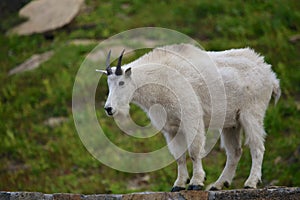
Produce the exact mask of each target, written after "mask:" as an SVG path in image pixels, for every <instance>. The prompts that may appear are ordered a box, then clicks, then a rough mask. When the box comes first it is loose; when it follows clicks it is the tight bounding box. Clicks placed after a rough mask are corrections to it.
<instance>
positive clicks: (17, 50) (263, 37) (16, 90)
mask: <svg viewBox="0 0 300 200" xmlns="http://www.w3.org/2000/svg"><path fill="white" fill-rule="evenodd" d="M141 2H142V1H114V3H111V2H109V3H108V2H101V1H96V0H88V1H87V4H88V9H87V10H86V11H85V12H83V13H82V14H81V15H80V16H78V17H77V18H76V19H75V21H74V22H73V23H72V24H71V25H69V26H68V27H66V28H65V29H62V30H57V31H55V32H54V33H53V34H54V40H47V39H45V37H43V36H42V35H33V36H26V37H24V36H23V37H21V36H5V35H4V34H3V33H1V34H0V44H1V45H0V79H1V87H0V94H1V95H0V99H1V101H0V135H1V145H0V190H29V191H42V192H47V193H51V192H79V193H103V192H113V193H124V192H130V191H131V189H130V188H129V187H128V186H127V184H128V182H130V181H131V180H135V179H137V178H138V177H140V176H143V175H141V174H128V173H122V172H118V171H115V170H113V169H110V168H108V167H106V166H104V165H103V164H101V163H99V162H98V161H97V160H95V159H93V157H92V156H91V155H90V154H89V153H88V152H87V151H86V150H85V148H84V146H83V145H82V143H81V141H80V139H79V137H78V135H77V133H76V130H75V127H74V123H73V119H72V111H71V101H72V99H71V97H72V96H71V95H72V86H73V82H74V78H75V75H76V72H77V69H78V68H79V66H80V64H81V62H82V61H83V60H84V58H85V55H86V54H87V53H88V52H89V51H90V50H91V49H92V48H93V47H94V46H93V45H91V46H72V45H69V44H68V43H67V42H68V41H69V40H71V39H74V38H92V39H93V38H96V39H105V38H107V37H109V36H111V35H113V34H116V33H118V32H120V31H125V30H128V29H130V28H135V27H142V26H161V27H166V28H171V29H175V30H178V31H181V32H183V33H186V34H188V35H189V36H191V37H192V38H194V39H196V40H198V41H199V42H200V44H202V45H203V46H204V47H205V48H206V49H207V50H224V49H229V48H238V47H245V46H250V47H252V48H254V49H255V50H256V51H258V52H260V53H261V54H262V55H265V57H266V60H267V62H269V63H270V64H272V65H273V68H274V70H275V71H276V72H277V74H278V77H279V78H280V79H281V85H282V90H283V95H282V98H281V100H280V102H279V104H278V106H276V107H274V106H270V108H269V109H268V112H267V117H266V120H265V122H266V123H265V127H266V130H267V132H268V137H267V139H266V140H267V142H266V154H265V160H264V164H263V177H264V178H263V179H264V181H263V183H264V184H265V185H267V184H269V183H270V182H272V181H273V182H274V180H277V182H276V181H275V182H274V183H276V184H278V185H286V186H300V174H299V164H300V160H299V159H300V155H299V154H300V152H299V151H300V150H299V148H300V139H299V137H298V134H299V131H300V113H299V109H300V108H299V101H300V62H299V56H300V54H299V52H300V42H299V41H298V42H297V43H291V42H289V37H290V36H292V35H295V34H297V33H299V32H300V3H299V2H298V1H297V0H294V1H283V0H281V1H280V0H276V1H264V2H261V1H251V2H250V1H249V2H248V3H245V2H244V1H219V0H217V1H213V2H212V3H211V1H208V0H203V1H201V3H195V2H194V1H176V2H175V1H151V3H150V2H149V3H147V4H146V3H141ZM11 21H13V22H15V21H16V20H12V19H10V18H9V17H6V18H4V19H2V21H1V24H2V25H3V24H4V25H3V26H1V28H3V27H4V28H8V27H9V24H10V22H11ZM51 49H52V50H54V51H55V55H54V56H53V57H52V58H51V60H49V61H48V62H46V63H44V64H42V66H41V67H40V68H38V69H36V70H34V71H29V72H25V73H22V74H18V75H13V76H10V77H8V76H7V73H8V71H9V70H10V69H12V68H13V67H14V66H16V65H17V64H19V63H21V62H23V61H24V60H25V59H27V58H28V57H30V56H31V55H32V54H34V53H39V52H44V51H46V50H51ZM104 81H105V80H102V82H101V84H105V82H104ZM98 92H99V98H100V99H99V101H104V98H105V95H101V94H106V92H107V91H106V88H105V87H102V88H100V89H99V91H98ZM297 102H298V103H297ZM100 108H101V107H100V106H99V111H98V116H99V118H101V121H102V122H103V124H104V126H105V129H106V130H109V131H110V132H109V133H107V134H108V135H109V137H110V138H111V139H112V140H113V141H114V142H115V143H118V144H119V145H120V146H121V147H122V148H127V149H131V150H133V151H143V150H145V148H144V147H145V146H147V148H148V149H149V148H150V150H151V149H156V148H158V146H163V145H164V144H165V143H164V140H163V138H162V136H161V135H158V136H156V137H154V138H153V139H152V140H149V141H148V140H147V141H144V140H130V139H128V138H124V137H121V136H119V134H120V130H119V129H118V128H117V127H116V126H115V125H114V124H113V123H112V122H111V119H108V118H106V117H104V113H103V111H102V110H100ZM133 110H134V111H136V112H134V116H133V117H134V118H135V119H142V121H143V122H141V123H145V122H146V121H147V119H145V116H144V114H143V113H142V112H141V111H138V109H136V108H133ZM56 116H64V117H67V118H68V121H67V122H65V123H63V124H61V125H60V126H58V127H55V128H50V127H47V126H46V125H44V123H43V122H44V121H45V120H47V119H48V118H49V117H56ZM297 149H298V150H297ZM211 154H212V155H210V156H208V157H207V158H205V160H204V167H205V169H206V172H207V178H208V180H207V183H211V182H212V181H214V180H216V178H217V176H218V175H219V174H220V172H221V170H222V167H223V165H224V163H225V156H224V152H222V150H220V149H219V148H218V146H216V147H215V150H214V151H213V152H212V153H211ZM216 158H217V159H216ZM250 160H251V159H250V155H249V151H248V150H247V148H246V149H245V151H244V155H243V157H242V160H241V163H240V164H239V166H238V172H237V178H236V179H235V181H234V183H233V186H234V187H242V184H243V181H244V180H245V179H246V178H247V175H248V173H249V170H250V162H251V161H250ZM188 164H189V166H190V169H191V163H190V162H189V163H188ZM149 176H150V181H149V182H150V183H149V184H146V185H145V187H144V188H141V190H153V191H158V190H163V191H168V190H169V189H170V187H171V185H172V183H173V181H174V180H175V178H176V177H175V176H176V164H172V165H170V166H168V167H166V168H164V169H161V170H159V171H156V172H152V173H149Z"/></svg>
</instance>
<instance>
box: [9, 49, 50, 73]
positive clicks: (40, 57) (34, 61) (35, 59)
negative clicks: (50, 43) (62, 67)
mask: <svg viewBox="0 0 300 200" xmlns="http://www.w3.org/2000/svg"><path fill="white" fill-rule="evenodd" d="M52 56H53V51H47V52H45V53H42V54H34V55H33V56H31V57H30V58H29V59H27V60H26V61H25V62H24V63H22V64H20V65H18V66H17V67H15V68H14V69H12V70H10V71H9V72H8V75H13V74H17V73H20V72H23V71H28V70H33V69H35V68H37V67H39V66H40V64H41V63H43V62H46V61H47V60H49V59H50V58H51V57H52Z"/></svg>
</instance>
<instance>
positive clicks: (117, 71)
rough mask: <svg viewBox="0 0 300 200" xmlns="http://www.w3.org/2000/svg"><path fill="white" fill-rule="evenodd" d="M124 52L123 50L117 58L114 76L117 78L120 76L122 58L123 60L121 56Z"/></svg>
mask: <svg viewBox="0 0 300 200" xmlns="http://www.w3.org/2000/svg"><path fill="white" fill-rule="evenodd" d="M124 52H125V49H123V51H122V53H121V55H120V57H119V60H118V64H117V69H116V75H117V76H119V75H122V73H123V72H122V69H121V63H122V58H123V54H124Z"/></svg>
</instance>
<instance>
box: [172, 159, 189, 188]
mask: <svg viewBox="0 0 300 200" xmlns="http://www.w3.org/2000/svg"><path fill="white" fill-rule="evenodd" d="M176 161H177V179H176V181H175V183H174V186H173V188H172V190H171V192H178V191H181V190H185V186H186V184H187V183H188V182H189V180H190V179H189V174H188V171H187V167H186V154H185V153H184V154H183V155H182V156H180V157H179V158H178V159H177V160H176Z"/></svg>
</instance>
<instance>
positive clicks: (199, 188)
mask: <svg viewBox="0 0 300 200" xmlns="http://www.w3.org/2000/svg"><path fill="white" fill-rule="evenodd" d="M202 189H203V186H202V185H189V187H188V190H202Z"/></svg>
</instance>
